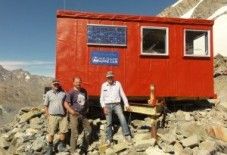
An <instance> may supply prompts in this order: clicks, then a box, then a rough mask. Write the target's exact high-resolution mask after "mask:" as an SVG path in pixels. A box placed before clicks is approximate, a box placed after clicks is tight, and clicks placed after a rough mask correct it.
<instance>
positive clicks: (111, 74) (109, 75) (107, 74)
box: [106, 71, 114, 78]
mask: <svg viewBox="0 0 227 155" xmlns="http://www.w3.org/2000/svg"><path fill="white" fill-rule="evenodd" d="M106 77H107V78H108V77H114V73H113V72H112V71H108V72H107V73H106Z"/></svg>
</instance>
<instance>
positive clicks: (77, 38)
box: [56, 11, 214, 97]
mask: <svg viewBox="0 0 227 155" xmlns="http://www.w3.org/2000/svg"><path fill="white" fill-rule="evenodd" d="M87 24H104V25H123V26H126V27H127V46H126V47H111V46H91V45H87ZM212 24H213V21H209V20H198V19H196V20H195V19H176V18H160V17H147V16H146V17H144V16H127V15H110V14H95V13H92V14H91V13H81V12H73V11H59V12H58V15H57V54H56V77H57V78H58V79H59V80H60V81H61V82H62V84H63V87H64V88H65V89H66V90H69V89H70V88H71V87H72V78H73V77H74V76H80V77H81V78H82V79H83V84H84V87H86V88H87V89H88V92H89V94H90V95H92V96H99V93H100V87H101V84H102V83H103V82H104V81H105V73H106V72H107V71H108V70H113V71H114V72H115V74H116V79H117V80H119V81H121V83H122V85H123V87H124V89H125V91H126V94H127V96H148V94H149V85H150V83H151V82H152V83H154V84H155V85H156V86H157V87H156V89H157V95H158V96H166V97H213V96H214V88H213V51H212V49H213V45H212ZM141 26H158V27H168V29H169V55H168V56H141V55H140V48H141ZM184 29H199V30H211V42H210V47H211V57H209V58H192V57H191V58H190V57H184V55H183V50H184V44H183V42H184ZM91 51H107V52H108V51H117V52H119V55H120V63H119V65H118V66H104V65H93V64H91V63H90V53H91Z"/></svg>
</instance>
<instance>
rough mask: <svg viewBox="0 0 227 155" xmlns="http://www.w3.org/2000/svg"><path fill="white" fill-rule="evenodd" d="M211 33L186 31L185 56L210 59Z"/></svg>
mask: <svg viewBox="0 0 227 155" xmlns="http://www.w3.org/2000/svg"><path fill="white" fill-rule="evenodd" d="M208 38H209V31H201V30H185V32H184V42H185V43H184V45H185V46H184V48H185V49H184V51H185V52H184V55H185V56H198V57H201V56H202V57H209V56H210V52H209V42H208V40H209V39H208Z"/></svg>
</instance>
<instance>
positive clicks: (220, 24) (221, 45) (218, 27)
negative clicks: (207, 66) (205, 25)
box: [213, 14, 227, 56]
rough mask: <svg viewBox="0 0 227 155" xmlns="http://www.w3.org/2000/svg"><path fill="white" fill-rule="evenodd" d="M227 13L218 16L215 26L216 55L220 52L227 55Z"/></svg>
mask: <svg viewBox="0 0 227 155" xmlns="http://www.w3.org/2000/svg"><path fill="white" fill-rule="evenodd" d="M226 21H227V14H223V15H221V16H219V17H218V18H216V20H215V21H214V26H213V35H214V41H213V43H214V55H216V54H218V53H220V54H221V55H223V56H227V44H226V40H227V22H226Z"/></svg>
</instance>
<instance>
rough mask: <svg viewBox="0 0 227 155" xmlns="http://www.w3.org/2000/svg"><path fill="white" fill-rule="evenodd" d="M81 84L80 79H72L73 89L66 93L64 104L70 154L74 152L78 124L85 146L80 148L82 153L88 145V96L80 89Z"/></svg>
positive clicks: (89, 127)
mask: <svg viewBox="0 0 227 155" xmlns="http://www.w3.org/2000/svg"><path fill="white" fill-rule="evenodd" d="M81 82H82V81H81V78H80V77H75V78H74V80H73V89H72V90H70V91H69V92H68V93H67V95H66V99H65V103H64V105H65V108H66V109H67V110H68V112H69V114H70V126H71V139H70V146H71V153H73V152H76V148H77V139H78V126H79V123H81V124H82V125H83V129H84V132H85V142H84V144H85V145H84V146H83V147H82V148H81V151H82V152H85V153H86V149H87V146H88V143H89V135H90V133H91V126H90V123H89V122H88V119H87V117H86V114H87V112H88V94H87V91H86V90H85V89H84V88H82V87H81Z"/></svg>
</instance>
